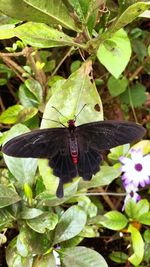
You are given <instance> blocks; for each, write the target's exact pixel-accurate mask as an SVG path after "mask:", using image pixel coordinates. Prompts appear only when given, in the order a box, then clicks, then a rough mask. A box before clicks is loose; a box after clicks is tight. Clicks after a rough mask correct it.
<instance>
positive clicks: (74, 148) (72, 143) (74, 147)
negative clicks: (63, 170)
mask: <svg viewBox="0 0 150 267" xmlns="http://www.w3.org/2000/svg"><path fill="white" fill-rule="evenodd" d="M69 147H70V154H71V158H72V161H73V163H74V164H75V165H76V164H77V163H78V155H79V153H78V143H77V138H76V137H75V135H74V134H73V135H72V136H70V138H69Z"/></svg>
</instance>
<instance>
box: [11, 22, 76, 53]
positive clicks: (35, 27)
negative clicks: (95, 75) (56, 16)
mask: <svg viewBox="0 0 150 267" xmlns="http://www.w3.org/2000/svg"><path fill="white" fill-rule="evenodd" d="M12 31H13V32H14V36H17V37H18V38H20V39H21V40H23V41H24V42H25V43H27V44H29V45H31V46H35V47H39V48H46V47H57V46H65V45H67V46H74V45H78V44H76V43H75V42H74V41H73V39H72V38H71V37H69V36H68V35H66V34H65V33H63V32H61V31H58V30H56V29H54V28H51V27H49V26H47V25H46V24H44V23H36V22H27V23H24V24H22V25H21V26H18V27H16V28H15V29H13V30H12ZM79 46H80V45H79Z"/></svg>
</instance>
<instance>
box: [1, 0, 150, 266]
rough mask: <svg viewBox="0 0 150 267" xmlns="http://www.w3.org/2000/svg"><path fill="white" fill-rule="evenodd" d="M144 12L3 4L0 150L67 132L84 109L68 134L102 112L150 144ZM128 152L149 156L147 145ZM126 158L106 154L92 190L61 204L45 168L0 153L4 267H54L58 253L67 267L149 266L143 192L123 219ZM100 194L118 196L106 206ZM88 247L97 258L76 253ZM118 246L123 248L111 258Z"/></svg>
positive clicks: (86, 187)
mask: <svg viewBox="0 0 150 267" xmlns="http://www.w3.org/2000/svg"><path fill="white" fill-rule="evenodd" d="M149 7H150V1H144V0H143V1H133V0H126V1H119V0H118V1H113V0H107V1H106V0H98V1H96V0H90V1H87V0H77V1H76V0H68V1H64V0H55V1H54V0H51V1H46V0H42V1H39V0H18V1H15V0H1V1H0V11H1V16H0V40H1V48H2V49H1V52H0V91H1V99H0V105H1V108H2V113H1V115H0V124H1V128H2V131H1V135H0V144H1V145H3V144H4V143H5V142H7V141H8V140H9V139H11V138H12V137H14V136H17V135H19V134H21V133H25V132H28V131H30V130H32V129H35V128H38V127H39V126H40V127H41V128H48V127H60V125H59V123H58V122H60V123H61V124H64V125H67V121H68V119H72V118H74V116H76V115H77V114H78V113H79V112H80V111H81V109H82V107H83V106H84V105H85V104H86V106H85V107H84V109H83V111H82V112H81V113H80V114H79V115H78V116H77V118H76V125H80V124H82V123H87V122H92V121H99V120H103V117H104V115H103V109H104V114H105V117H106V118H107V119H122V120H123V119H129V120H135V121H138V122H139V123H141V124H143V125H144V126H145V127H146V129H147V136H146V138H147V139H148V137H149V134H150V133H149V130H150V123H149V118H150V117H149V116H150V115H149V108H150V104H149V99H150V93H149V92H150V91H149V88H148V85H149V82H148V81H147V77H148V75H149V73H150V60H149V56H150V45H149V32H148V31H149V29H148V26H147V19H148V18H149V16H150V15H149V11H148V9H149ZM83 61H84V62H83ZM96 86H97V87H96ZM102 103H103V106H102ZM52 106H54V107H55V108H57V109H58V111H59V112H57V111H56V110H55V109H53V108H52ZM41 116H42V119H41ZM133 147H134V148H141V149H142V150H143V153H144V154H148V153H150V141H149V140H144V141H141V142H139V143H137V144H136V145H134V146H133ZM129 150H130V146H129V145H124V146H120V147H116V148H113V149H111V151H110V152H109V154H108V155H107V156H106V155H104V160H103V164H102V166H101V171H100V172H98V173H97V174H96V175H95V176H93V178H92V180H91V181H83V180H82V179H81V178H75V179H74V180H73V182H72V183H70V184H66V185H65V190H64V193H65V194H64V197H63V198H62V199H58V198H57V197H56V195H55V192H56V188H57V184H58V178H57V177H54V175H53V173H52V170H51V169H50V168H49V167H48V163H47V160H37V159H32V160H31V159H23V158H12V157H9V156H6V155H2V153H1V169H0V174H1V176H0V230H1V235H0V243H1V246H2V248H3V247H4V246H6V244H5V243H6V242H7V238H8V242H7V248H6V262H7V265H8V266H9V267H17V266H20V267H25V266H28V267H30V266H31V267H35V266H38V267H47V266H51V267H55V266H56V254H55V253H56V252H57V255H58V256H59V260H60V262H61V266H66V267H69V266H72V267H84V266H89V267H94V266H99V267H107V266H111V267H113V266H125V264H127V265H128V266H129V265H130V264H132V265H130V266H149V262H150V258H149V255H150V253H149V252H150V232H149V229H148V226H149V225H150V211H149V202H148V200H147V196H148V193H149V192H148V191H147V190H145V191H144V193H141V195H142V198H143V199H142V200H141V201H139V202H138V203H135V202H134V201H133V200H130V201H127V203H126V205H125V211H124V212H122V203H121V201H122V197H123V196H125V194H123V196H122V194H121V191H122V188H121V181H120V175H121V171H120V165H121V164H120V163H119V157H120V156H123V155H124V156H128V153H129ZM4 162H5V165H4ZM108 188H109V190H108V191H113V192H114V191H116V192H117V194H116V195H115V194H112V197H111V198H110V196H109V193H108V194H107V189H108ZM97 194H98V195H102V199H101V198H99V197H96V195H97ZM118 199H119V200H118ZM141 228H142V231H141ZM9 232H10V233H13V237H11V238H10V239H11V240H9V235H8V233H9ZM103 236H104V237H103ZM92 238H93V239H94V238H98V239H99V247H98V248H96V250H97V251H98V252H96V251H95V250H94V249H92V247H93V246H90V245H89V246H88V247H87V246H85V245H84V241H85V240H86V239H88V240H90V241H89V243H90V242H91V240H92ZM107 238H108V240H109V243H111V244H112V246H111V249H110V250H109V249H107V248H108V247H107V246H104V245H103V244H104V242H105V241H106V239H107ZM119 239H121V242H122V243H123V246H122V247H121V248H117V249H115V248H114V247H113V244H114V242H115V240H116V243H117V242H118V240H119ZM102 240H103V241H102ZM101 242H102V243H101ZM112 242H113V243H112ZM107 243H108V242H105V245H107ZM129 245H130V249H129V250H127V247H129ZM124 248H125V249H124ZM113 263H114V264H115V265H113ZM118 264H123V265H118ZM140 264H141V265H140ZM127 265H126V266H127Z"/></svg>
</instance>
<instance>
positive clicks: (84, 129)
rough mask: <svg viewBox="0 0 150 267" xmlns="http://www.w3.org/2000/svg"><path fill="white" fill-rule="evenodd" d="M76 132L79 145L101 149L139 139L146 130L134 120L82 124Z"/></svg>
mask: <svg viewBox="0 0 150 267" xmlns="http://www.w3.org/2000/svg"><path fill="white" fill-rule="evenodd" d="M76 132H77V136H78V140H79V141H78V142H79V146H80V143H81V144H82V147H83V149H85V150H86V149H88V147H92V148H93V149H95V150H98V151H101V150H107V149H110V148H113V147H115V146H119V145H123V144H127V143H131V142H133V141H135V140H138V139H140V138H141V137H142V136H143V135H144V133H145V130H144V128H143V127H142V126H140V125H137V124H135V123H132V122H116V121H100V122H93V123H86V124H83V125H80V126H78V127H77V128H76Z"/></svg>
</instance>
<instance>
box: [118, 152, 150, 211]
mask: <svg viewBox="0 0 150 267" xmlns="http://www.w3.org/2000/svg"><path fill="white" fill-rule="evenodd" d="M130 153H131V158H126V157H120V162H121V163H122V167H121V171H122V172H123V175H122V177H121V178H122V182H123V186H124V188H125V190H126V192H127V195H126V197H125V200H124V205H123V208H122V210H124V207H125V205H126V202H127V201H128V200H129V199H131V198H132V199H133V200H134V201H135V202H138V201H139V200H140V199H141V197H140V195H139V194H138V193H137V191H138V189H139V187H140V186H141V187H144V186H145V185H148V184H150V154H148V155H146V156H143V154H142V151H141V149H138V150H134V149H132V150H131V152H130Z"/></svg>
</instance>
